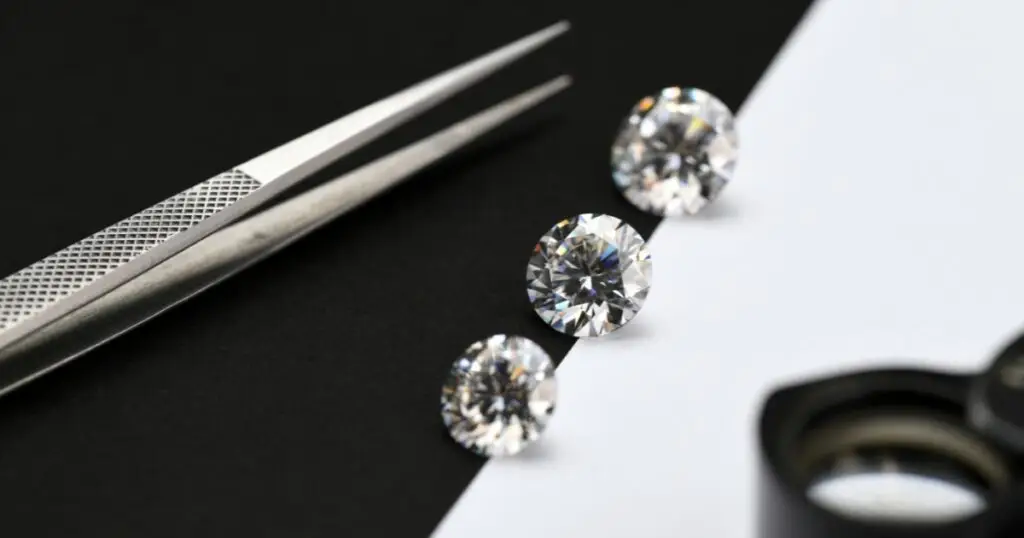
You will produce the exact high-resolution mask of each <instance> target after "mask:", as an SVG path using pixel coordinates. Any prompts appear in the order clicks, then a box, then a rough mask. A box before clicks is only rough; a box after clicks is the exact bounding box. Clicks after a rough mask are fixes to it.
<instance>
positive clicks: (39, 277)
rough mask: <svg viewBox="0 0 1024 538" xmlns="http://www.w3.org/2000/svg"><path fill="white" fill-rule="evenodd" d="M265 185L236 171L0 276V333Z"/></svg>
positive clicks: (224, 174) (199, 185) (222, 175)
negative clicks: (12, 272)
mask: <svg viewBox="0 0 1024 538" xmlns="http://www.w3.org/2000/svg"><path fill="white" fill-rule="evenodd" d="M261 186H262V185H261V184H260V182H259V181H256V180H255V179H253V178H251V177H249V176H247V175H246V174H245V173H244V172H241V171H238V170H232V171H230V172H225V173H223V174H221V175H219V176H217V177H215V178H213V179H210V180H207V181H204V182H202V183H200V184H198V185H196V186H195V187H192V188H191V189H188V190H187V191H185V192H182V193H181V194H178V195H176V196H172V197H171V198H168V199H167V200H165V201H163V202H160V203H158V204H156V205H154V206H153V207H150V208H149V209H145V210H143V211H140V212H139V213H136V214H135V215H132V216H131V217H128V218H127V219H125V220H122V221H121V222H118V223H117V224H115V225H113V226H111V227H109V228H107V229H105V230H102V231H100V232H97V233H96V234H93V235H91V236H89V237H87V238H85V239H83V240H81V241H79V242H77V243H75V244H74V245H71V246H70V247H67V248H65V249H64V250H62V251H60V252H58V253H56V254H53V255H51V256H48V257H46V258H43V259H42V260H40V261H38V262H36V263H34V264H32V265H30V266H28V267H26V268H25V269H22V270H21V271H18V272H17V273H14V274H13V275H11V276H9V277H7V278H5V279H3V280H0V332H2V331H3V330H4V329H8V328H10V327H14V326H15V325H17V324H18V323H20V322H22V321H25V320H26V319H28V318H30V317H32V316H33V315H35V314H37V313H39V312H40V311H42V310H44V309H45V308H46V307H48V306H50V305H51V304H53V303H55V302H57V301H60V300H61V299H63V298H65V297H67V296H68V295H71V294H73V293H75V292H76V291H78V290H80V289H82V288H83V287H85V286H87V285H89V284H90V283H91V282H93V281H94V280H96V279H98V278H101V277H103V276H105V275H107V274H109V273H110V272H112V271H114V270H116V269H117V268H118V267H120V266H121V265H123V264H124V263H126V262H128V261H130V260H132V259H134V258H137V257H138V256H139V255H141V254H143V253H145V252H146V251H147V250H150V249H152V248H153V247H154V246H156V245H159V244H160V243H163V242H164V241H166V240H167V239H168V238H170V237H172V236H173V235H175V234H177V233H180V232H183V231H185V230H188V229H189V228H192V227H193V226H195V225H196V224H198V223H199V222H201V221H203V220H205V219H206V218H208V217H210V216H211V215H213V214H214V213H217V212H218V211H221V210H222V209H224V208H225V207H227V206H229V205H231V204H233V203H235V202H237V201H238V200H240V199H241V198H243V197H245V196H247V195H249V194H251V193H252V192H254V191H255V190H256V189H259V188H260V187H261Z"/></svg>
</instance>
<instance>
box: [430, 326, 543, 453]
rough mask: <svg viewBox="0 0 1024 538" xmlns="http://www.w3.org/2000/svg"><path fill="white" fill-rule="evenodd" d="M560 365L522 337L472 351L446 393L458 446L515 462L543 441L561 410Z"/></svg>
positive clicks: (444, 409) (500, 338)
mask: <svg viewBox="0 0 1024 538" xmlns="http://www.w3.org/2000/svg"><path fill="white" fill-rule="evenodd" d="M556 395H557V384H556V382H555V365H554V363H553V362H551V358H550V357H548V354H547V353H545V352H544V349H542V348H541V347H540V346H538V345H537V344H536V343H534V342H533V341H532V340H529V339H527V338H523V337H520V336H505V335H501V334H499V335H495V336H492V337H490V338H488V339H487V340H481V341H479V342H476V343H474V344H473V345H471V346H469V348H468V349H466V351H465V352H464V353H463V354H462V356H461V357H459V358H458V359H457V360H456V361H455V363H454V364H452V369H451V372H450V373H449V375H448V379H447V381H446V382H445V384H444V387H443V388H442V390H441V418H442V419H443V420H444V424H445V426H447V427H448V432H449V433H450V434H451V436H452V438H453V439H455V441H456V442H457V443H459V444H460V445H462V446H464V447H466V448H468V449H469V450H471V451H473V452H475V453H477V454H480V455H482V456H510V455H513V454H516V453H518V452H520V451H521V450H523V448H525V447H526V446H527V445H528V444H530V443H531V442H533V441H535V440H537V438H538V437H540V434H541V433H542V432H543V431H544V428H545V427H546V426H547V423H548V420H549V419H550V418H551V415H552V414H553V413H554V410H555V398H556Z"/></svg>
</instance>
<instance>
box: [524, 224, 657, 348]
mask: <svg viewBox="0 0 1024 538" xmlns="http://www.w3.org/2000/svg"><path fill="white" fill-rule="evenodd" d="M650 286H651V255H650V253H649V252H648V249H647V244H646V243H645V242H644V238H643V237H641V236H640V234H639V233H637V231H636V230H634V229H633V227H632V226H630V225H628V224H626V223H625V222H622V221H621V220H619V219H617V218H615V217H612V216H609V215H599V214H590V213H584V214H582V215H577V216H575V217H573V218H571V219H566V220H563V221H562V222H559V223H558V224H556V225H555V226H554V227H553V228H551V229H550V230H549V231H548V233H546V234H544V235H543V236H541V238H540V241H538V242H537V246H535V247H534V248H533V256H531V257H530V263H529V264H528V265H527V266H526V292H527V295H528V296H529V298H530V303H532V304H533V308H534V310H536V311H537V315H539V316H540V318H541V319H542V320H544V322H545V323H547V324H548V325H550V326H551V327H552V328H554V329H555V330H557V331H560V332H563V333H566V334H570V335H573V336H601V335H604V334H608V333H610V332H612V331H614V330H616V329H618V328H619V327H622V326H623V325H625V324H627V323H629V321H630V320H632V319H633V317H635V316H636V314H637V312H639V311H640V308H641V307H642V306H643V304H644V301H645V300H646V299H647V291H648V289H649V288H650Z"/></svg>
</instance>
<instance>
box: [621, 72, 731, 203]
mask: <svg viewBox="0 0 1024 538" xmlns="http://www.w3.org/2000/svg"><path fill="white" fill-rule="evenodd" d="M737 154H738V147H737V137H736V127H735V124H734V122H733V115H732V112H730V111H729V109H728V107H726V106H725V105H724V104H722V102H721V101H719V100H718V99H717V98H715V96H713V95H711V94H710V93H708V92H705V91H704V90H699V89H696V88H686V89H680V88H665V89H664V90H662V91H661V93H660V94H659V95H658V96H657V97H645V98H644V99H642V100H641V101H640V102H639V103H638V104H637V105H636V106H635V107H634V108H633V112H632V113H631V114H630V115H629V117H628V118H627V119H626V121H625V122H624V123H623V126H622V129H621V131H620V132H619V135H618V138H616V140H615V143H614V144H613V145H612V177H613V178H614V180H615V185H616V186H617V187H618V188H619V190H620V191H622V194H623V195H624V196H625V197H626V199H627V200H629V201H630V202H632V203H633V205H635V206H637V207H639V208H640V209H641V210H643V211H647V212H649V213H654V214H655V215H662V216H670V217H674V216H680V215H682V214H684V213H685V214H691V215H692V214H694V213H697V212H698V211H700V210H701V209H702V208H703V207H704V206H705V205H707V204H708V203H710V202H712V201H714V199H715V198H716V197H717V196H718V194H719V193H720V192H721V190H722V188H723V187H725V185H726V184H727V183H728V182H729V180H731V179H732V174H733V169H734V168H735V166H736V157H737Z"/></svg>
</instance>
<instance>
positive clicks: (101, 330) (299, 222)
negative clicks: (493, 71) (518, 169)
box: [0, 76, 570, 394]
mask: <svg viewBox="0 0 1024 538" xmlns="http://www.w3.org/2000/svg"><path fill="white" fill-rule="evenodd" d="M569 84H570V79H569V77H565V76H563V77H559V78H557V79H554V80H551V81H549V82H547V83H545V84H543V85H541V86H538V87H536V88H534V89H532V90H529V91H527V92H524V93H522V94H520V95H518V96H516V97H513V98H511V99H509V100H507V101H504V102H502V103H499V104H497V105H495V106H493V107H491V108H489V109H487V110H485V111H483V112H480V113H479V114H476V115H475V116H473V117H470V118H468V119H466V120H463V121H461V122H459V123H457V124H455V125H452V126H451V127H448V128H447V129H445V130H443V131H440V132H438V133H435V134H434V135H432V136H430V137H427V138H425V139H423V140H420V141H419V142H416V143H414V144H411V145H409V146H407V147H405V148H402V149H400V150H398V151H396V152H394V153H391V154H389V155H387V156H385V157H382V158H381V159H378V160H377V161H374V162H372V163H370V164H368V165H366V166H363V167H361V168H359V169H357V170H355V171H353V172H351V173H349V174H346V175H345V176H342V177H339V178H337V179H334V180H332V181H329V182H327V183H324V184H323V185H321V186H319V187H316V188H314V189H311V190H309V191H307V192H304V193H302V194H299V195H297V196H295V197H294V198H291V199H289V200H286V201H284V202H281V203H280V204H277V205H274V206H271V207H269V208H267V209H266V210H264V211H262V212H260V213H257V214H255V215H253V216H251V217H249V218H246V219H244V220H241V221H239V222H237V223H235V224H232V225H230V226H227V227H225V228H224V229H222V230H220V231H218V232H215V233H213V234H211V235H209V236H207V237H206V238H204V239H203V240H201V241H199V242H197V243H196V244H195V245H193V246H191V247H189V248H187V249H185V250H183V251H182V252H181V253H179V254H177V255H176V256H173V257H171V258H170V259H168V260H167V261H165V262H163V263H162V264H160V265H157V266H156V267H154V268H153V269H151V270H149V271H147V272H145V273H142V274H141V275H140V276H139V277H137V278H135V279H132V280H131V281H129V282H127V283H126V284H124V285H122V286H120V287H118V288H116V289H115V290H114V291H112V292H111V293H108V294H107V295H105V296H103V297H101V298H100V299H98V300H96V301H93V302H91V303H90V304H88V305H86V306H85V307H83V308H81V309H79V310H77V311H75V312H73V313H72V314H69V315H67V316H64V317H63V318H61V319H60V320H58V321H57V322H55V323H52V324H50V325H49V326H47V327H45V328H43V329H41V330H39V331H36V332H34V333H33V334H31V335H30V336H28V337H27V338H25V339H23V340H21V341H19V342H17V343H16V344H14V345H11V346H9V347H7V348H6V349H0V394H3V393H6V392H8V391H10V390H13V389H15V388H17V387H19V386H21V385H23V384H24V383H26V382H28V381H31V380H32V379H35V378H37V377H39V376H41V375H43V374H45V373H46V372H49V371H51V370H53V369H54V368H56V367H58V366H60V365H62V364H65V363H67V362H68V361H70V360H72V359H74V358H76V357H78V356H80V355H81V354H82V353H85V352H86V351H89V350H90V349H93V348H95V347H96V346H99V345H101V344H103V343H104V342H107V341H109V340H110V339H112V338H115V337H117V336H118V335H120V334H123V333H124V332H126V331H128V330H131V329H132V328H134V327H136V326H138V325H139V324H141V323H144V322H145V321H147V320H149V319H151V318H153V317H154V316H157V315H159V314H160V313H161V312H164V311H165V310H167V309H168V308H171V307H173V306H174V305H176V304H179V303H181V302H182V301H185V300H187V299H189V298H190V297H193V296H194V295H196V294H197V293H200V292H202V291H203V290H205V289H207V288H209V287H210V286H213V285H214V284H217V283H218V282H221V281H222V280H224V279H226V278H228V277H230V276H231V275H234V274H235V273H237V272H238V271H241V270H242V269H244V268H246V267H248V266H250V265H252V264H253V263H256V262H257V261H259V260H261V259H263V258H265V257H267V256H269V255H270V254H272V253H274V252H277V251H278V250H280V249H282V248H284V247H285V246H287V245H289V244H291V243H292V242H294V241H296V240H298V239H299V238H301V237H303V236H305V235H306V234H308V233H309V232H312V231H313V230H315V229H317V228H319V227H320V226H322V225H324V224H326V223H327V222H330V221H331V220H332V219H334V218H336V217H338V216H340V215H342V214H344V213H346V212H348V211H350V210H351V209H353V208H355V207H357V206H359V205H360V204H362V203H364V202H366V201H368V200H370V199H372V198H374V197H375V196H377V195H379V194H380V193H382V192H384V191H386V190H388V189H390V188H391V187H393V186H395V185H397V184H398V183H401V182H402V181H403V180H404V179H406V178H408V177H409V176H411V175H413V174H415V173H416V172H418V171H420V170H422V169H424V168H426V167H427V166H430V165H431V164H433V163H434V162H436V161H438V160H439V159H442V158H444V157H445V156H448V155H451V154H452V153H454V152H455V151H457V150H458V149H460V148H461V147H463V146H465V145H466V144H468V143H469V142H472V141H473V140H476V139H477V138H479V137H480V136H481V135H483V134H484V133H486V132H488V131H490V130H492V129H493V128H495V127H497V126H499V125H501V124H502V123H504V122H505V121H506V120H508V119H510V118H512V117H514V116H516V115H518V114H520V113H522V112H524V111H526V110H528V109H529V108H531V107H533V106H534V105H536V104H538V103H540V102H541V101H543V100H545V99H547V98H548V97H550V96H552V95H554V94H556V93H558V92H560V91H562V90H563V89H565V88H566V87H568V86H569ZM243 177H244V176H243Z"/></svg>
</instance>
